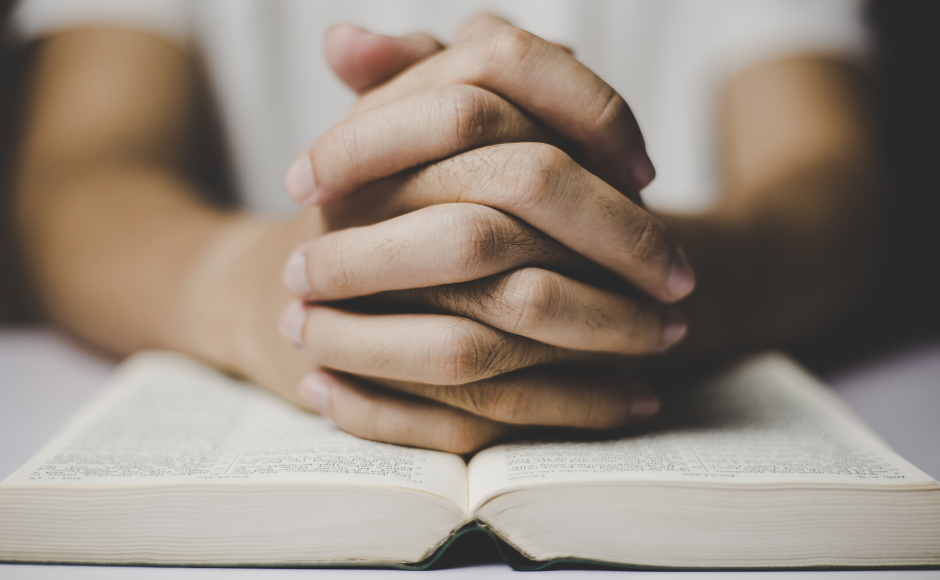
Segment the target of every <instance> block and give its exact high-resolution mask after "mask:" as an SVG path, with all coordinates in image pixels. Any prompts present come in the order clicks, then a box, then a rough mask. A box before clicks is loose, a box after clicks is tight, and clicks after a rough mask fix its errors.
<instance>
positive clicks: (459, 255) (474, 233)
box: [451, 209, 501, 275]
mask: <svg viewBox="0 0 940 580" xmlns="http://www.w3.org/2000/svg"><path fill="white" fill-rule="evenodd" d="M451 227H452V231H453V239H452V243H453V244H454V245H453V260H454V261H453V264H454V265H456V267H457V269H458V270H459V271H461V272H465V273H467V274H468V275H473V274H476V273H481V272H488V271H489V270H490V269H491V268H492V265H493V264H494V263H495V262H497V261H499V257H500V255H501V247H500V246H501V245H500V236H499V234H498V231H497V228H498V227H499V226H498V225H497V224H496V223H494V222H493V220H492V219H491V217H490V216H488V215H486V214H484V213H483V212H480V211H475V210H473V209H466V210H465V211H462V212H460V213H459V214H458V215H457V216H456V217H455V218H454V222H453V224H451Z"/></svg>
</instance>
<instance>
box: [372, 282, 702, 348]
mask: <svg viewBox="0 0 940 580" xmlns="http://www.w3.org/2000/svg"><path fill="white" fill-rule="evenodd" d="M370 300H374V301H376V302H378V303H381V304H384V305H386V307H388V306H389V305H394V306H397V307H398V308H401V309H409V308H410V309H412V311H415V310H416V309H422V310H425V311H430V312H437V313H448V314H456V315H459V316H465V317H467V318H470V319H473V320H477V321H479V322H482V323H485V324H488V325H490V326H492V327H494V328H498V329H500V330H503V331H506V332H508V333H511V334H517V335H520V336H525V337H528V338H531V339H533V340H537V341H539V342H544V343H546V344H552V345H555V346H559V347H564V348H569V349H573V350H586V351H594V352H609V353H614V354H623V355H640V354H651V353H657V352H662V351H663V350H665V349H667V348H669V347H671V346H672V345H673V344H675V343H676V342H678V341H679V340H680V339H681V338H682V337H683V335H684V334H685V331H686V324H685V321H684V320H683V318H682V317H681V315H679V313H678V312H676V311H674V310H672V309H670V308H668V307H665V308H664V307H662V306H659V305H656V304H653V303H650V302H647V301H641V300H636V299H632V298H628V297H626V296H623V295H621V294H617V293H614V292H609V291H607V290H602V289H600V288H596V287H594V286H591V285H589V284H585V283H583V282H579V281H577V280H573V279H571V278H568V277H566V276H563V275H561V274H558V273H557V272H552V271H549V270H544V269H541V268H533V267H528V268H520V269H517V270H512V271H509V272H503V273H500V274H496V275H494V276H489V277H487V278H482V279H479V280H472V281H470V282H464V283H461V284H448V285H444V286H433V287H428V288H415V289H411V290H402V291H396V292H385V293H382V294H378V295H375V296H373V297H370Z"/></svg>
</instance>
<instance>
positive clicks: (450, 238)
mask: <svg viewBox="0 0 940 580" xmlns="http://www.w3.org/2000/svg"><path fill="white" fill-rule="evenodd" d="M327 52H328V56H329V57H330V60H331V64H332V65H333V66H334V69H336V70H337V72H338V73H339V74H340V76H341V77H342V78H344V80H346V81H347V83H348V84H350V85H351V86H352V87H353V88H354V89H357V90H359V92H360V94H361V99H360V101H359V103H358V105H357V106H356V107H355V108H354V110H353V111H352V113H351V114H350V116H349V117H348V118H347V119H346V120H344V121H343V122H341V123H340V124H338V125H336V126H335V127H333V128H332V129H330V130H329V131H327V132H326V133H325V134H324V135H322V136H321V137H320V138H319V139H317V140H316V141H315V142H314V143H313V144H312V145H311V146H310V147H309V148H308V149H307V150H306V151H305V152H304V153H303V154H302V155H301V156H300V157H299V158H298V160H297V162H296V163H295V164H294V165H293V166H292V168H291V169H290V171H289V172H288V176H287V188H288V191H289V193H290V194H291V196H292V197H293V198H294V199H295V200H296V201H298V202H299V203H301V204H303V205H306V206H321V210H320V212H321V213H320V215H321V216H322V219H323V221H324V224H325V226H326V228H327V230H329V231H330V233H327V234H325V235H323V236H322V237H319V238H316V239H313V240H310V241H308V242H306V243H304V244H303V245H301V246H300V247H299V248H298V249H297V250H296V251H295V252H294V253H293V255H292V256H291V257H290V259H289V260H288V262H287V266H286V267H285V270H284V280H285V283H286V285H287V286H288V288H289V289H290V290H291V291H292V292H293V293H294V294H295V295H296V296H297V301H296V302H294V303H292V304H291V305H289V306H288V307H287V309H286V310H285V311H284V313H283V315H282V317H281V321H280V328H281V331H282V333H283V334H284V335H285V336H287V337H288V338H290V339H291V340H292V341H293V342H295V343H296V344H297V345H299V346H301V348H302V349H303V350H304V351H305V352H306V353H307V354H308V355H309V356H310V357H311V358H312V359H313V361H315V363H316V364H317V365H318V367H319V368H318V369H317V370H315V371H313V372H311V373H309V374H307V375H306V376H305V377H304V379H303V380H302V381H301V385H300V390H301V394H302V395H303V397H304V399H305V400H306V401H307V402H308V403H309V404H310V406H312V407H313V408H314V409H316V410H318V411H319V412H321V413H323V414H325V415H327V416H329V417H331V418H332V419H333V420H334V421H335V422H336V423H337V425H339V426H340V427H341V428H343V429H345V430H347V431H349V432H351V433H354V434H357V435H360V436H363V437H366V438H370V439H378V440H383V441H389V442H395V443H402V444H407V445H417V446H422V447H431V448H439V449H444V450H447V451H452V452H458V453H463V452H469V451H472V450H474V449H477V448H479V447H481V446H483V445H486V444H488V443H491V442H493V441H495V440H498V439H501V438H505V437H507V436H509V435H511V434H515V433H517V432H518V431H519V430H520V429H523V428H525V426H536V425H542V426H566V427H577V428H586V429H607V428H614V427H619V426H622V425H626V424H629V423H631V422H633V421H636V420H638V419H642V418H645V417H647V416H649V415H651V414H653V413H655V412H656V410H657V408H658V400H657V399H656V397H655V396H654V395H653V394H652V393H651V392H650V391H649V390H648V389H647V388H646V387H644V386H642V385H641V384H639V383H637V382H636V381H635V380H633V379H632V378H630V377H629V375H625V374H624V373H622V372H617V371H616V370H611V369H616V368H617V363H618V362H619V361H622V360H624V359H625V358H626V357H631V356H636V355H647V354H652V353H659V352H662V351H664V350H666V349H668V348H669V347H671V346H672V345H673V344H675V343H676V342H678V341H679V340H680V339H681V338H682V336H683V334H684V333H685V330H686V327H685V322H684V321H683V319H682V317H681V316H680V315H679V314H678V313H677V312H676V311H675V310H674V309H673V308H672V307H670V306H669V304H670V303H672V302H675V301H677V300H679V299H681V298H683V297H684V296H686V295H687V294H688V293H689V292H691V290H692V287H693V285H694V279H693V276H692V273H691V271H690V269H689V267H688V265H687V264H686V262H685V260H684V258H683V255H682V252H681V250H679V248H678V246H677V245H676V243H675V242H674V241H673V240H672V238H671V237H670V236H669V234H668V233H667V232H666V231H665V230H664V228H663V227H662V226H661V225H660V224H659V223H658V222H657V221H656V220H655V219H654V218H653V217H652V216H651V215H650V214H649V213H647V212H646V211H645V210H644V209H643V208H642V207H641V206H640V202H639V198H638V195H637V192H638V191H639V190H640V189H642V188H643V187H645V186H646V185H647V184H648V183H649V181H650V180H651V179H652V178H653V175H654V172H653V167H652V164H651V163H650V161H649V157H648V156H647V154H646V152H645V147H644V144H643V139H642V136H641V134H640V131H639V128H638V126H637V123H636V120H635V119H634V117H633V115H632V113H631V111H630V109H629V107H628V106H627V104H626V103H625V102H624V100H623V99H622V98H621V97H620V95H618V94H617V93H616V92H615V91H614V90H613V89H612V88H611V87H609V86H608V85H607V84H606V83H604V82H603V81H602V80H601V79H599V78H598V77H597V76H596V75H594V74H593V73H592V72H591V71H590V70H588V69H587V68H586V67H584V66H583V65H581V64H580V63H579V62H578V61H576V60H575V59H574V58H573V57H572V56H571V54H570V52H569V51H567V50H566V49H564V48H563V47H559V46H557V45H554V44H552V43H549V42H546V41H544V40H542V39H541V38H538V37H536V36H534V35H532V34H529V33H527V32H524V31H522V30H519V29H517V28H514V27H512V26H510V25H508V24H507V23H506V22H504V21H501V20H499V19H497V18H495V17H492V16H480V17H477V18H475V19H474V20H472V21H471V22H470V23H468V24H467V25H466V26H465V27H464V29H463V30H462V31H461V32H460V33H459V34H458V36H457V38H456V39H455V41H454V42H453V43H452V44H451V45H450V46H449V47H447V48H443V47H441V45H439V44H438V43H437V42H436V41H434V40H433V39H431V38H429V37H426V36H423V35H408V36H406V37H402V38H400V39H394V38H389V37H381V36H376V35H372V34H369V33H367V32H365V31H362V30H359V29H355V28H353V27H349V26H344V27H337V28H335V29H334V30H332V31H331V32H330V34H329V35H328V38H327Z"/></svg>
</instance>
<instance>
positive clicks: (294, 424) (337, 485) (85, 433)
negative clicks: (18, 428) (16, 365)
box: [0, 352, 940, 568]
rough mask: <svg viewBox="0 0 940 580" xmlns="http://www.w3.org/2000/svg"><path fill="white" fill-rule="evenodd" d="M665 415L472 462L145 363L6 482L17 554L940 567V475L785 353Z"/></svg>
mask: <svg viewBox="0 0 940 580" xmlns="http://www.w3.org/2000/svg"><path fill="white" fill-rule="evenodd" d="M666 416H667V418H668V421H666V422H665V423H663V424H662V425H661V426H660V427H659V428H658V429H655V430H652V431H648V432H639V433H637V434H634V435H631V436H628V437H623V438H619V439H616V440H608V441H578V442H560V443H559V442H555V443H546V442H541V443H539V442H531V443H513V444H508V445H500V446H496V447H492V448H490V449H486V450H484V451H482V452H480V453H478V454H477V455H476V456H475V457H473V459H472V460H471V461H470V462H469V464H467V463H465V462H464V460H463V459H462V458H461V457H458V456H456V455H450V454H447V453H440V452H435V451H427V450H420V449H410V448H405V447H398V446H394V445H386V444H380V443H373V442H370V441H364V440H361V439H358V438H356V437H353V436H351V435H348V434H346V433H343V432H341V431H339V430H338V429H337V428H336V427H334V426H333V424H332V423H331V422H330V421H329V420H327V419H324V418H321V417H319V416H316V415H312V414H309V413H306V412H303V411H301V410H298V409H296V408H294V407H292V406H290V405H289V404H288V403H285V402H283V401H281V400H278V399H276V398H275V397H273V396H272V395H269V394H267V393H265V392H263V391H261V390H260V389H257V388H255V387H252V386H250V385H247V384H244V383H240V382H238V381H235V380H232V379H230V378H228V377H225V376H223V375H221V374H219V373H218V372H216V371H214V370H212V369H210V368H208V367H206V366H203V365H201V364H200V363H197V362H195V361H193V360H191V359H188V358H186V357H184V356H182V355H177V354H171V353H161V352H149V353H143V354H139V355H137V356H134V357H133V358H131V359H130V360H129V361H128V362H126V363H124V364H123V365H121V367H119V369H118V370H117V372H116V373H115V374H114V376H113V378H112V380H111V382H110V384H109V385H108V386H107V387H106V388H105V389H104V390H103V391H102V392H101V393H100V394H99V396H98V397H96V398H95V399H94V400H93V401H92V402H91V403H89V404H88V405H87V406H86V407H85V408H84V410H83V411H82V412H80V413H79V414H78V416H77V417H76V418H75V419H73V421H72V422H71V423H70V424H69V425H68V426H67V427H66V428H65V429H64V430H63V431H62V432H61V433H60V434H59V435H58V436H57V437H56V438H55V439H54V440H53V441H52V442H51V443H50V444H48V445H47V446H46V447H45V448H44V449H43V450H42V451H41V452H40V453H39V454H37V455H36V456H35V457H34V458H33V459H31V460H30V461H29V462H28V463H27V464H26V465H24V466H23V467H22V468H21V469H19V470H18V471H17V472H16V473H14V474H13V475H12V476H10V477H9V478H8V479H6V480H5V481H3V482H2V483H0V560H5V561H40V562H87V563H110V564H122V563H127V564H131V563H143V564H176V565H189V564H191V565H223V566H229V565H274V566H303V565H384V566H398V567H406V568H407V567H423V566H426V565H428V564H429V563H431V562H433V559H434V557H435V555H437V554H440V552H441V551H442V550H443V549H444V548H445V547H446V545H447V543H448V541H449V540H450V539H451V538H453V537H454V536H455V535H458V534H459V533H462V531H465V530H468V529H473V528H476V529H483V530H486V531H487V532H489V533H492V534H494V536H495V537H498V538H499V541H500V542H504V543H503V544H502V545H503V546H504V547H506V548H507V550H506V552H505V553H507V554H514V555H515V557H517V558H518V560H515V561H514V563H515V565H517V566H519V567H529V568H538V567H541V566H544V565H545V564H546V563H551V562H558V561H579V562H603V563H608V564H615V565H623V566H632V567H679V568H683V567H694V568H752V567H759V568H778V567H827V566H835V567H878V566H892V567H904V566H940V486H938V484H937V483H936V482H935V481H933V480H932V479H931V478H930V477H928V476H927V475H925V474H924V473H922V472H920V471H919V470H917V469H916V468H915V467H913V466H912V465H910V464H909V463H907V462H906V461H905V460H904V459H902V458H901V457H899V456H898V455H896V454H895V453H894V452H892V451H891V450H890V449H888V448H887V447H886V446H885V445H884V444H883V443H882V442H880V441H879V440H878V439H877V437H875V436H874V435H873V434H872V433H871V432H870V431H869V430H868V429H867V428H866V427H865V426H864V425H862V424H861V423H860V422H859V421H858V420H857V419H855V418H854V417H852V416H851V414H850V413H849V412H848V411H847V410H846V409H845V408H844V407H843V406H842V405H841V403H840V402H839V401H838V400H837V399H836V398H835V397H834V396H833V395H832V394H831V393H829V392H828V391H827V390H826V389H825V388H824V387H823V386H821V385H820V384H819V383H818V382H817V381H816V380H815V379H813V378H812V377H811V376H809V375H807V374H806V373H805V372H804V371H802V370H801V369H800V368H799V367H798V366H796V365H795V364H794V363H793V362H791V361H790V360H789V359H787V358H785V357H783V356H782V355H776V354H767V355H761V356H757V357H754V358H751V359H749V360H746V361H744V362H743V363H740V364H739V365H737V366H736V367H734V368H731V369H730V370H728V371H726V372H724V373H722V374H720V375H718V376H716V377H713V378H711V379H708V380H705V381H703V382H702V383H701V384H698V385H691V386H688V387H687V388H684V389H682V390H681V392H679V393H678V394H677V396H675V397H674V398H672V399H667V405H666ZM509 547H511V549H509Z"/></svg>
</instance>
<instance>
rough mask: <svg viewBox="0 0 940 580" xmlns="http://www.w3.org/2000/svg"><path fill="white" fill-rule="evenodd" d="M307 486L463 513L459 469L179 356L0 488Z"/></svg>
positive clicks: (113, 387)
mask: <svg viewBox="0 0 940 580" xmlns="http://www.w3.org/2000/svg"><path fill="white" fill-rule="evenodd" d="M219 482H231V483H235V484H237V483H239V482H245V483H251V484H258V483H304V484H306V483H310V484H337V483H338V484H355V485H379V486H390V487H400V488H407V489H413V490H417V491H421V492H426V493H431V494H435V495H438V496H440V497H443V498H446V499H448V500H450V501H452V502H453V503H455V504H456V505H458V506H460V507H461V508H463V509H466V505H467V503H466V502H467V491H466V488H467V476H466V465H465V463H464V462H463V460H462V459H461V458H460V457H458V456H456V455H451V454H448V453H440V452H435V451H426V450H420V449H411V448H407V447H399V446H396V445H387V444H382V443H375V442H372V441H366V440H363V439H359V438H358V437H355V436H353V435H349V434H347V433H344V432H343V431H340V430H339V429H338V428H336V426H335V425H334V424H333V422H332V421H330V420H329V419H326V418H324V417H321V416H318V415H314V414H311V413H307V412H305V411H303V410H301V409H298V408H296V407H294V406H293V405H291V404H290V403H287V402H286V401H282V400H280V399H278V398H277V397H275V396H274V395H272V394H270V393H267V392H264V391H263V390H261V389H259V388H257V387H254V386H251V385H248V384H246V383H243V382H240V381H236V380H233V379H231V378H228V377H226V376H224V375H222V374H220V373H218V372H216V371H215V370H213V369H211V368H209V367H207V366H205V365H203V364H201V363H198V362H196V361H194V360H192V359H189V358H187V357H185V356H183V355H179V354H173V353H163V352H148V353H142V354H138V355H136V356H134V357H133V358H132V359H130V360H129V361H128V362H126V363H124V364H123V365H121V366H120V367H119V368H118V370H117V372H116V374H115V375H113V377H112V379H111V381H110V383H109V385H108V386H107V387H106V388H105V390H104V392H102V393H101V394H100V396H99V397H97V398H96V399H95V400H94V401H92V402H91V403H89V405H88V406H86V407H85V408H84V409H83V411H82V412H80V413H79V415H78V416H77V417H76V418H75V419H74V420H73V422H71V423H70V424H69V425H68V426H67V427H66V428H65V430H64V431H63V432H62V433H61V434H59V435H58V436H56V438H55V439H54V440H53V441H52V442H51V443H50V444H49V445H47V446H46V447H45V448H44V449H43V450H42V451H41V452H40V453H39V454H37V455H36V456H35V457H33V458H32V459H31V460H30V461H29V462H28V463H27V464H26V465H25V466H23V467H22V468H20V469H19V470H18V471H17V472H16V473H14V474H13V475H11V476H10V477H9V478H7V480H5V481H4V482H3V484H4V485H35V484H53V485H54V484H57V483H68V484H69V485H75V484H78V485H86V484H87V485H125V484H131V485H140V484H144V485H151V484H162V483H166V484H179V483H186V484H200V483H219Z"/></svg>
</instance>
